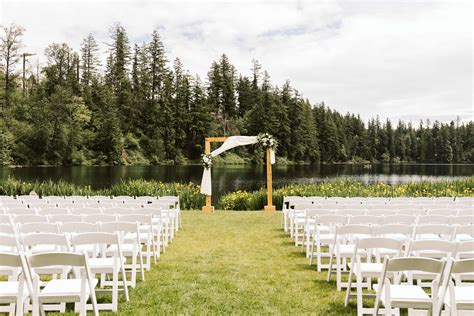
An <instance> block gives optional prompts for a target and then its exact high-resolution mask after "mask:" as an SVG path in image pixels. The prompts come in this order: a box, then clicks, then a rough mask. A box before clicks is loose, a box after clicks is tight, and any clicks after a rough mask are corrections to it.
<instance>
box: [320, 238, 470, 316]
mask: <svg viewBox="0 0 474 316" xmlns="http://www.w3.org/2000/svg"><path fill="white" fill-rule="evenodd" d="M351 246H352V251H351V254H350V258H351V261H350V264H349V266H350V269H349V276H348V279H347V280H348V281H347V282H346V283H345V284H344V285H345V287H346V298H345V305H346V306H347V305H348V303H349V301H350V298H351V297H356V301H357V314H358V315H364V314H368V313H370V314H372V313H373V314H374V315H376V314H377V311H378V308H379V305H380V303H382V304H383V305H384V307H385V310H384V314H385V315H393V314H395V315H399V313H400V310H399V309H400V308H402V307H404V308H408V309H422V310H428V311H431V312H433V313H434V314H437V315H438V314H439V312H440V310H441V309H442V308H443V306H444V307H445V308H446V309H447V311H455V313H454V314H453V315H457V309H458V307H461V308H466V305H468V306H469V308H468V309H471V308H473V307H474V297H473V296H472V295H471V294H472V290H473V289H474V287H473V286H472V284H471V283H465V282H464V280H465V279H466V278H467V280H470V279H471V277H472V273H473V272H474V259H472V258H473V257H472V254H473V250H474V249H473V247H474V242H464V243H452V242H447V241H445V242H440V241H430V240H425V241H413V242H412V243H410V245H409V246H408V247H407V250H406V251H405V252H403V247H404V243H403V241H401V240H397V239H392V238H385V237H368V238H361V239H359V238H356V239H355V242H354V244H353V245H351ZM334 248H335V247H334ZM461 248H465V249H463V250H467V252H460V251H459V250H460V249H461ZM456 253H457V254H456ZM460 254H464V256H461V255H460ZM333 255H334V252H333V254H332V256H333ZM466 257H467V258H469V259H464V258H466ZM453 258H457V259H458V261H456V262H466V260H467V261H468V264H465V266H466V267H467V269H457V268H455V269H454V272H455V274H453V275H452V274H451V272H452V270H451V269H452V268H453V267H456V265H454V266H452V267H445V265H444V264H445V262H446V261H448V262H449V264H452V263H453V260H452V259H453ZM331 259H332V257H331ZM341 259H346V257H344V258H339V260H337V261H336V262H335V263H334V264H333V263H332V260H331V267H330V268H331V269H332V268H333V267H336V269H338V270H341V269H342V267H344V268H345V267H347V265H348V264H346V262H345V261H344V260H341ZM391 260H393V262H397V261H398V266H397V268H396V269H394V270H390V266H389V262H390V261H391ZM417 261H419V262H425V263H428V267H426V266H423V265H420V264H415V263H416V262H417ZM436 263H438V264H436ZM392 268H393V267H392ZM445 269H446V270H445ZM331 272H332V270H329V273H328V281H329V280H330V278H331ZM387 272H388V273H387ZM353 277H355V282H354V280H353ZM443 278H444V279H443ZM446 278H449V279H446ZM373 279H377V280H378V284H372V282H373ZM339 280H341V279H339ZM339 280H338V281H339ZM454 280H455V281H456V283H454V282H453V281H454ZM402 281H404V282H402ZM341 283H342V281H341ZM353 283H355V286H353ZM455 284H456V285H455ZM448 286H450V287H451V288H450V289H449V291H451V293H450V298H449V299H448V300H446V301H445V300H444V295H445V293H446V292H447V291H448ZM354 287H355V288H356V293H355V294H354V293H353V292H352V289H353V288H354ZM455 287H459V288H458V289H457V294H458V295H457V297H456V293H455ZM461 287H462V288H461ZM426 288H431V294H427V292H426V290H425V289H426ZM338 289H339V290H340V289H341V286H340V285H338ZM364 290H367V291H370V290H375V292H376V293H377V296H376V301H375V305H374V307H375V308H366V307H364V306H363V299H364V298H365V297H373V295H370V294H369V293H367V292H366V293H364ZM469 293H471V294H469ZM466 294H467V295H466ZM445 303H446V304H445ZM437 304H439V305H437ZM453 305H455V306H453ZM435 311H436V313H435Z"/></svg>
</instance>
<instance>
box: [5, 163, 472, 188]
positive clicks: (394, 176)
mask: <svg viewBox="0 0 474 316" xmlns="http://www.w3.org/2000/svg"><path fill="white" fill-rule="evenodd" d="M473 174H474V165H438V164H403V165H400V164H374V165H370V166H363V165H320V166H309V165H298V166H274V169H273V175H274V176H273V183H274V186H275V187H280V186H283V185H285V184H288V183H315V182H319V181H323V180H328V179H333V178H337V177H350V178H353V179H357V180H360V181H363V182H365V183H372V182H386V183H390V184H395V183H401V182H408V181H420V180H426V181H441V180H448V179H453V178H460V177H468V176H472V175H473ZM8 176H13V177H16V178H18V179H23V180H48V179H51V180H53V181H57V180H59V179H62V180H64V181H67V182H72V183H76V184H81V185H90V186H92V187H94V188H103V187H108V186H110V185H112V184H114V183H117V182H120V181H121V180H122V179H139V178H143V179H147V180H150V179H154V180H160V181H164V182H174V181H180V182H194V183H200V181H201V176H202V167H201V166H199V165H196V166H112V167H26V168H0V178H7V177H8ZM212 180H213V192H214V193H215V194H216V195H218V194H224V193H226V192H229V191H235V190H255V189H258V188H259V187H261V186H263V185H265V181H266V174H265V166H249V165H247V166H215V167H214V168H213V170H212Z"/></svg>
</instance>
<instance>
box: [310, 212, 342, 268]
mask: <svg viewBox="0 0 474 316" xmlns="http://www.w3.org/2000/svg"><path fill="white" fill-rule="evenodd" d="M347 221H348V217H347V216H342V215H321V216H317V217H316V222H315V223H316V228H315V230H314V233H313V237H312V241H311V248H310V256H309V259H310V260H309V264H310V265H312V264H313V258H314V256H315V255H316V264H317V269H318V272H321V270H322V269H327V268H329V264H323V263H322V258H329V255H330V254H329V251H327V252H323V251H322V247H323V246H329V245H332V244H333V243H334V236H335V231H336V227H337V226H340V225H346V224H347ZM315 247H316V252H315V249H314V248H315Z"/></svg>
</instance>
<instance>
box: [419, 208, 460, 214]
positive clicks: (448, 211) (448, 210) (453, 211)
mask: <svg viewBox="0 0 474 316" xmlns="http://www.w3.org/2000/svg"><path fill="white" fill-rule="evenodd" d="M426 213H427V214H428V215H440V216H456V215H457V213H458V212H457V210H456V209H453V208H429V209H428V211H427V212H426Z"/></svg>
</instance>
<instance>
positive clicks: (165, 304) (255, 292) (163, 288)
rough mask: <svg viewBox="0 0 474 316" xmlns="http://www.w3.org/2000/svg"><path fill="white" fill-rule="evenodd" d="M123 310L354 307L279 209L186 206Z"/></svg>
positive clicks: (321, 310)
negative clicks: (311, 260) (289, 230)
mask: <svg viewBox="0 0 474 316" xmlns="http://www.w3.org/2000/svg"><path fill="white" fill-rule="evenodd" d="M182 214H183V228H182V230H180V231H179V233H178V235H177V237H176V238H175V239H174V241H173V242H172V243H171V245H170V247H168V249H167V251H166V253H165V254H163V255H162V259H161V260H160V262H159V263H158V264H157V265H156V266H155V267H153V268H152V270H151V271H149V272H147V274H146V281H145V282H139V284H138V286H137V288H136V289H134V290H132V291H131V293H130V298H131V299H130V302H128V303H124V302H121V304H120V305H119V313H120V314H130V315H151V314H155V315H160V314H161V315H162V314H283V315H289V314H292V315H295V314H317V315H322V314H325V315H343V314H355V303H353V304H352V305H351V307H350V308H345V307H344V304H343V302H344V295H343V292H338V291H337V290H336V287H335V284H334V282H331V283H327V282H326V281H325V278H326V273H324V272H323V273H318V272H317V271H316V270H315V267H314V266H313V267H310V266H309V264H308V260H307V259H306V258H305V257H304V256H303V255H302V254H301V252H300V249H299V248H296V247H294V245H293V244H292V243H291V240H290V238H289V237H287V236H286V235H285V234H284V233H283V230H282V229H281V228H280V216H281V214H280V213H276V214H272V215H270V214H264V213H263V212H226V211H218V212H216V213H215V214H213V215H206V214H202V213H201V212H195V211H185V212H182Z"/></svg>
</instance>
